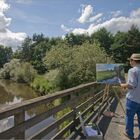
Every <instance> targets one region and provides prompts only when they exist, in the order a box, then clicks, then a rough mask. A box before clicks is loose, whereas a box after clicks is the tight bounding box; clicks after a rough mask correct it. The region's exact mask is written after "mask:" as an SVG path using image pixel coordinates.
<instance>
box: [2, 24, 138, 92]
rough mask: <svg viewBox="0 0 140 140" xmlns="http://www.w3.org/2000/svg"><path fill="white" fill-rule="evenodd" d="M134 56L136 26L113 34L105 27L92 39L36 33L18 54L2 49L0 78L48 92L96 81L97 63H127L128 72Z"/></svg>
mask: <svg viewBox="0 0 140 140" xmlns="http://www.w3.org/2000/svg"><path fill="white" fill-rule="evenodd" d="M132 53H140V31H139V29H138V27H137V26H136V25H132V26H131V28H130V29H129V30H128V31H127V32H121V31H118V32H117V33H116V34H112V33H111V32H109V31H107V30H106V29H105V28H102V29H100V30H98V31H97V32H95V33H93V34H92V35H91V36H89V35H84V34H82V35H74V34H72V33H70V34H67V35H66V36H65V38H64V39H62V38H60V37H55V38H49V37H45V36H44V35H43V34H34V35H33V36H32V37H27V38H26V39H25V40H24V42H23V43H22V45H21V46H19V48H18V49H17V50H16V51H15V52H13V51H12V49H11V47H4V46H2V45H1V46H0V68H1V69H0V77H1V78H7V79H13V80H14V81H18V82H26V83H29V84H30V85H31V86H32V87H33V88H35V89H36V90H39V91H41V92H42V93H46V92H51V91H54V89H55V90H62V89H66V88H69V87H73V86H76V85H79V84H82V83H87V82H91V81H95V80H96V63H124V64H125V68H126V71H127V69H128V67H129V64H128V62H127V58H128V57H130V55H131V54H132Z"/></svg>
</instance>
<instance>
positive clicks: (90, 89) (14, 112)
mask: <svg viewBox="0 0 140 140" xmlns="http://www.w3.org/2000/svg"><path fill="white" fill-rule="evenodd" d="M104 88H105V86H104V85H100V84H98V83H96V82H93V83H88V84H83V85H80V86H77V87H74V88H71V89H67V90H63V91H59V92H56V93H53V94H50V95H45V96H41V97H38V98H35V99H31V100H27V101H24V102H21V103H17V104H15V105H11V106H8V107H5V108H2V109H0V120H2V119H6V118H8V117H11V116H12V117H13V118H14V124H13V126H12V127H10V128H9V129H7V130H4V131H2V132H1V133H0V139H10V138H15V139H43V138H45V136H46V135H48V134H49V133H51V132H52V131H54V130H55V131H54V132H53V133H52V134H51V139H84V135H83V133H82V129H81V124H80V121H79V115H78V112H79V111H80V112H81V115H82V117H83V118H84V123H88V122H94V123H97V124H98V125H99V127H100V129H101V131H102V132H103V135H104V136H105V135H106V132H107V129H108V127H109V124H110V121H111V119H110V118H109V119H108V118H107V117H105V116H104V115H102V113H103V112H104V111H105V110H106V109H107V108H108V106H110V108H111V109H112V111H113V112H115V110H116V107H117V103H118V102H117V100H116V98H115V96H114V94H113V91H112V90H111V89H110V91H109V96H103V95H104V94H105V90H104ZM27 94H30V93H27ZM41 107H43V108H45V111H43V112H41V113H39V114H36V115H34V116H32V117H31V118H28V119H25V114H26V112H27V111H29V110H34V109H35V108H41ZM50 116H53V118H54V121H53V122H51V123H50V124H49V125H46V126H45V127H44V128H42V129H40V130H38V131H37V132H36V133H34V134H33V135H31V136H30V137H28V138H27V137H26V135H25V132H26V131H27V130H28V129H30V128H32V127H33V126H35V125H37V124H38V123H40V122H42V121H44V120H45V119H47V118H49V117H50ZM49 139H50V138H49Z"/></svg>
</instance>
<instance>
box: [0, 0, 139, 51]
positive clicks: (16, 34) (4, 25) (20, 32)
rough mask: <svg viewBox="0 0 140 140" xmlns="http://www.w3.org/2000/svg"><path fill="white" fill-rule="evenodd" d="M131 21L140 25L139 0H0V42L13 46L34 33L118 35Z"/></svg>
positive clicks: (49, 34)
mask: <svg viewBox="0 0 140 140" xmlns="http://www.w3.org/2000/svg"><path fill="white" fill-rule="evenodd" d="M132 24H135V25H137V27H138V28H140V0H0V44H1V45H6V46H11V47H13V49H16V48H17V46H20V45H21V43H22V42H23V40H24V39H25V38H26V37H27V36H30V37H32V35H33V34H34V33H37V34H41V33H43V34H44V35H45V36H46V37H50V38H51V37H58V36H59V37H64V36H65V35H66V34H67V33H71V32H72V33H74V34H88V35H91V34H92V33H94V32H96V31H97V30H99V29H100V28H102V27H105V28H106V29H107V30H108V31H110V32H111V33H113V34H115V33H116V32H117V31H123V32H126V31H128V30H129V29H130V27H131V26H132Z"/></svg>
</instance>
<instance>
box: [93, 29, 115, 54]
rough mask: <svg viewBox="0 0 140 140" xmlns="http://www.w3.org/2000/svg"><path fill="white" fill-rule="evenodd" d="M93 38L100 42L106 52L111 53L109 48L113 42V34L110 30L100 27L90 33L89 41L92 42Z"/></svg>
mask: <svg viewBox="0 0 140 140" xmlns="http://www.w3.org/2000/svg"><path fill="white" fill-rule="evenodd" d="M95 40H97V41H98V42H99V43H100V46H101V47H102V48H104V49H105V51H106V52H107V53H109V54H110V53H111V52H110V48H111V44H112V43H113V35H112V34H111V33H110V32H108V31H107V30H106V29H105V28H101V29H100V30H98V31H97V32H95V33H93V34H92V35H91V42H92V43H93V42H94V41H95Z"/></svg>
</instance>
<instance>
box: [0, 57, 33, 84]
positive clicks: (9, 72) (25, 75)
mask: <svg viewBox="0 0 140 140" xmlns="http://www.w3.org/2000/svg"><path fill="white" fill-rule="evenodd" d="M0 75H1V77H2V78H5V79H12V80H14V81H17V82H25V83H30V82H31V81H32V80H33V79H34V77H35V75H36V71H35V70H34V69H33V67H32V66H31V65H30V63H28V62H25V63H23V62H20V60H18V59H13V60H11V61H10V62H9V63H6V64H5V65H4V67H3V69H1V71H0Z"/></svg>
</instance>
